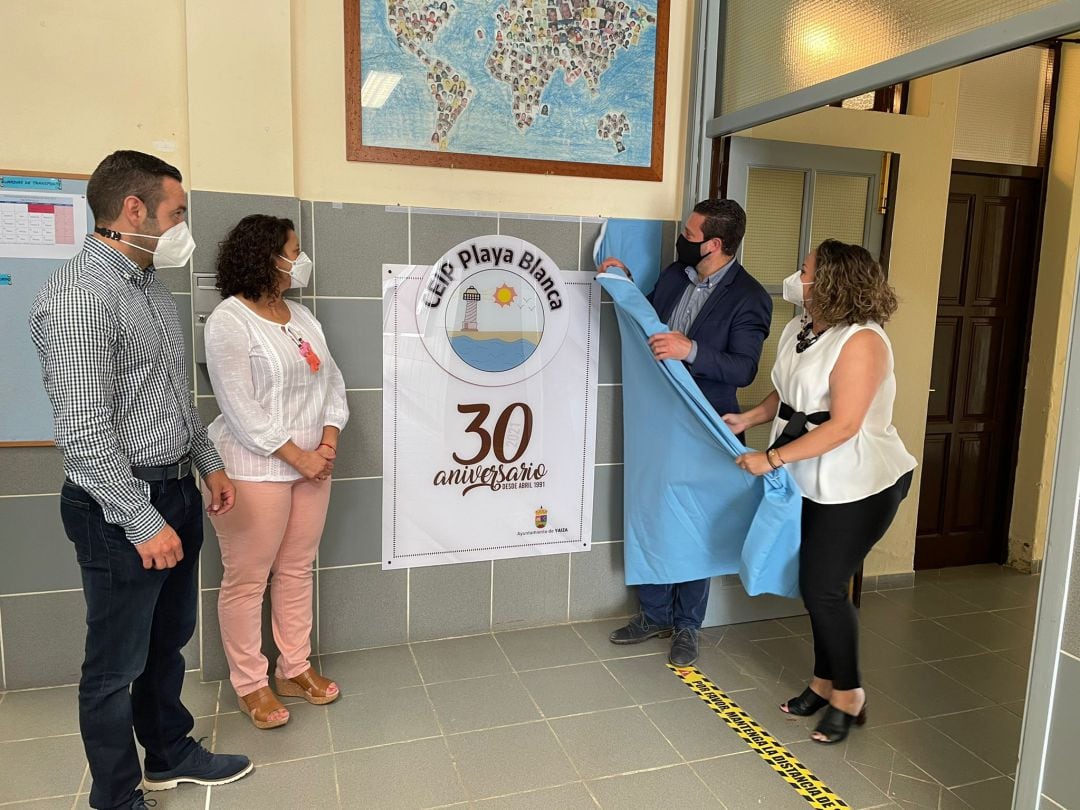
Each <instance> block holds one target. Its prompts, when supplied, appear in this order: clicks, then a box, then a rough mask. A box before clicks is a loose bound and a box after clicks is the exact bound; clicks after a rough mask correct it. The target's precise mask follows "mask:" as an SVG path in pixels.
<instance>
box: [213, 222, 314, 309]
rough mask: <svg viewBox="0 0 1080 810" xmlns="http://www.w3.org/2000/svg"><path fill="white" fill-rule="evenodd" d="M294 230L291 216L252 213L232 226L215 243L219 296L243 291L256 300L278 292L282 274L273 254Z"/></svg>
mask: <svg viewBox="0 0 1080 810" xmlns="http://www.w3.org/2000/svg"><path fill="white" fill-rule="evenodd" d="M295 230H296V226H295V225H293V223H292V220H291V219H285V218H284V217H272V216H269V215H267V214H251V215H250V216H246V217H244V218H243V219H242V220H240V221H239V222H237V223H236V225H234V226H233V229H232V230H231V231H229V233H228V235H227V236H226V237H225V238H224V239H223V240H222V241H221V243H220V244H219V245H218V256H217V265H216V269H217V288H218V289H219V290H220V291H221V297H222V298H228V297H229V296H231V295H243V296H244V297H245V298H248V299H249V300H251V301H258V300H259V299H261V298H262V297H263V296H264V295H265V296H267V297H268V298H273V297H276V296H277V292H278V282H279V281H280V280H281V274H280V272H279V271H278V269H277V267H276V266H275V264H274V257H275V256H277V255H279V254H280V253H281V252H282V251H283V250H284V249H285V243H286V242H287V241H289V234H290V233H292V232H293V231H295Z"/></svg>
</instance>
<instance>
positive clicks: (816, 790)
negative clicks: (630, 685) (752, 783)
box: [668, 664, 850, 810]
mask: <svg viewBox="0 0 1080 810" xmlns="http://www.w3.org/2000/svg"><path fill="white" fill-rule="evenodd" d="M668 668H669V669H670V670H671V671H672V672H674V673H675V674H676V675H677V676H678V677H679V680H681V681H682V682H683V683H685V684H686V685H687V686H689V687H690V688H691V689H693V690H694V692H695V693H696V694H697V696H698V697H700V698H701V699H702V700H704V701H705V702H706V703H707V704H709V708H711V709H712V710H713V711H714V712H716V714H717V715H719V716H720V719H721V720H723V721H724V722H725V723H727V724H728V725H729V726H730V727H731V729H732V730H733V731H734V732H735V733H736V734H738V735H739V736H740V737H742V738H743V739H744V740H745V741H746V744H747V745H749V746H750V747H751V748H753V749H754V750H755V751H757V752H758V754H759V755H760V756H761V758H762V759H763V760H765V761H766V762H767V763H769V765H770V766H771V767H772V769H773V770H774V771H776V772H777V773H778V774H780V776H781V777H783V779H784V781H785V782H787V783H788V784H789V785H791V786H792V787H793V788H794V789H795V792H796V793H798V794H799V795H800V796H802V797H803V798H804V799H806V801H807V802H809V803H810V806H811V807H815V808H818V810H834V808H838V807H850V805H849V804H847V803H846V802H845V801H844V800H843V799H841V798H840V797H839V796H837V795H836V794H835V793H833V792H832V790H831V789H830V788H829V786H828V785H826V784H825V783H824V782H822V781H821V780H820V779H818V777H816V776H814V774H813V772H812V771H811V770H810V769H809V768H807V767H806V766H805V765H803V764H802V763H801V762H799V760H797V759H796V758H795V756H794V755H793V754H792V753H791V752H790V751H788V750H787V749H786V748H785V747H784V746H783V745H782V744H781V743H780V742H779V741H778V740H777V739H776V738H775V737H773V736H772V735H771V734H770V733H769V732H768V731H766V730H765V729H764V728H762V727H761V725H760V724H759V723H758V722H757V720H755V719H754V718H753V717H751V716H750V715H748V714H747V713H746V712H745V711H743V710H742V709H741V708H739V705H738V704H737V703H735V701H733V700H732V699H731V698H729V697H728V696H727V695H725V694H724V692H723V691H722V690H721V689H720V688H719V687H717V685H716V684H714V683H713V682H712V681H710V680H709V679H708V678H706V677H705V676H704V675H703V674H702V673H701V671H700V670H698V669H697V667H676V666H672V665H671V664H668Z"/></svg>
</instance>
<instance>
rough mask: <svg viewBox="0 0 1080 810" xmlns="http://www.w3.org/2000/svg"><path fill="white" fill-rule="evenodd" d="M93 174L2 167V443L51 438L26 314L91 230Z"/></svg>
mask: <svg viewBox="0 0 1080 810" xmlns="http://www.w3.org/2000/svg"><path fill="white" fill-rule="evenodd" d="M88 179H89V175H85V174H53V173H40V172H24V171H18V170H10V169H3V168H0V325H2V326H3V328H4V345H3V350H2V351H3V357H2V359H0V447H26V446H37V445H51V444H53V423H52V408H51V406H50V405H49V399H48V397H47V396H46V395H45V388H44V386H43V385H42V383H41V366H40V364H39V363H38V356H37V350H36V349H35V348H34V343H33V341H32V340H31V339H30V328H29V326H28V324H27V316H28V315H29V313H30V305H31V304H32V303H33V301H34V296H35V295H37V292H38V290H40V289H41V287H42V285H43V284H44V283H45V281H46V280H47V279H48V278H49V276H50V275H51V274H52V273H53V272H54V271H55V270H56V268H57V267H59V266H60V265H61V264H63V263H64V262H65V261H67V260H68V259H69V258H71V257H72V256H74V255H75V254H76V253H78V252H79V250H80V249H81V248H82V243H83V239H84V238H85V236H86V234H88V233H90V231H91V230H92V229H93V222H94V218H93V216H92V214H91V212H90V207H89V206H88V205H87V203H86V183H87V180H88Z"/></svg>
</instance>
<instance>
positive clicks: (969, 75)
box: [953, 48, 1050, 166]
mask: <svg viewBox="0 0 1080 810" xmlns="http://www.w3.org/2000/svg"><path fill="white" fill-rule="evenodd" d="M1049 53H1050V52H1049V51H1048V50H1047V49H1046V48H1020V49H1019V50H1016V51H1010V52H1008V53H1003V54H1001V55H1000V56H994V57H992V58H990V59H983V60H982V61H979V62H973V63H972V64H970V65H964V66H963V67H962V68H960V100H959V104H958V105H957V110H956V136H955V139H954V141H953V157H954V158H959V159H961V160H986V161H990V162H991V163H1014V164H1019V165H1021V166H1036V165H1038V163H1039V138H1040V136H1041V135H1042V120H1043V100H1044V97H1045V91H1046V71H1047V67H1048V61H1049Z"/></svg>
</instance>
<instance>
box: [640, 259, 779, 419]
mask: <svg viewBox="0 0 1080 810" xmlns="http://www.w3.org/2000/svg"><path fill="white" fill-rule="evenodd" d="M691 283H692V282H691V281H690V279H689V278H688V277H687V275H686V265H684V264H682V263H680V262H675V263H673V264H670V265H668V267H667V268H665V269H664V271H663V272H662V273H660V278H659V279H658V280H657V282H656V287H655V288H654V289H653V291H652V292H651V293H649V296H648V298H649V303H651V304H652V305H653V309H655V310H656V314H657V315H659V316H660V320H662V321H663V322H664V323H669V321H670V320H671V316H672V313H674V311H675V307H676V306H678V303H679V301H680V300H681V299H682V295H683V292H684V291H685V290H686V288H687V287H689V286H690V285H691ZM771 323H772V298H770V297H769V294H768V293H767V292H765V288H764V287H762V286H761V284H759V283H758V281H757V279H755V278H754V277H753V276H751V275H750V274H749V273H747V272H746V270H745V269H744V268H743V266H742V265H741V264H739V262H737V261H736V262H735V263H734V264H732V265H731V267H730V268H728V271H727V273H725V274H724V277H723V278H722V279H721V280H720V283H719V284H718V285H717V286H716V288H715V289H714V290H713V291H712V293H710V295H709V298H708V300H707V301H706V302H705V306H703V307H702V308H701V312H699V313H698V316H697V317H696V318H695V319H694V322H693V323H692V324H690V332H689V334H688V335H687V337H688V338H690V339H691V340H695V341H697V346H698V351H697V357H696V358H695V359H694V362H693V363H692V364H689V365H688V366H687V368H688V369H689V370H690V374H691V375H692V376H693V377H694V381H695V382H697V384H698V387H700V388H701V393H703V394H704V395H705V398H706V399H708V400H709V402H710V403H711V404H712V406H713V407H714V408H715V409H716V412H717V413H719V414H720V415H721V416H722V415H723V414H725V413H738V412H739V410H740V408H739V401H738V399H737V398H736V396H735V393H736V390H737V389H739V388H745V387H746V386H748V385H750V383H752V382H753V381H754V377H755V376H756V375H757V369H758V361H759V360H761V346H762V344H763V343H764V342H765V338H767V337H768V336H769V326H770V325H771Z"/></svg>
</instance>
